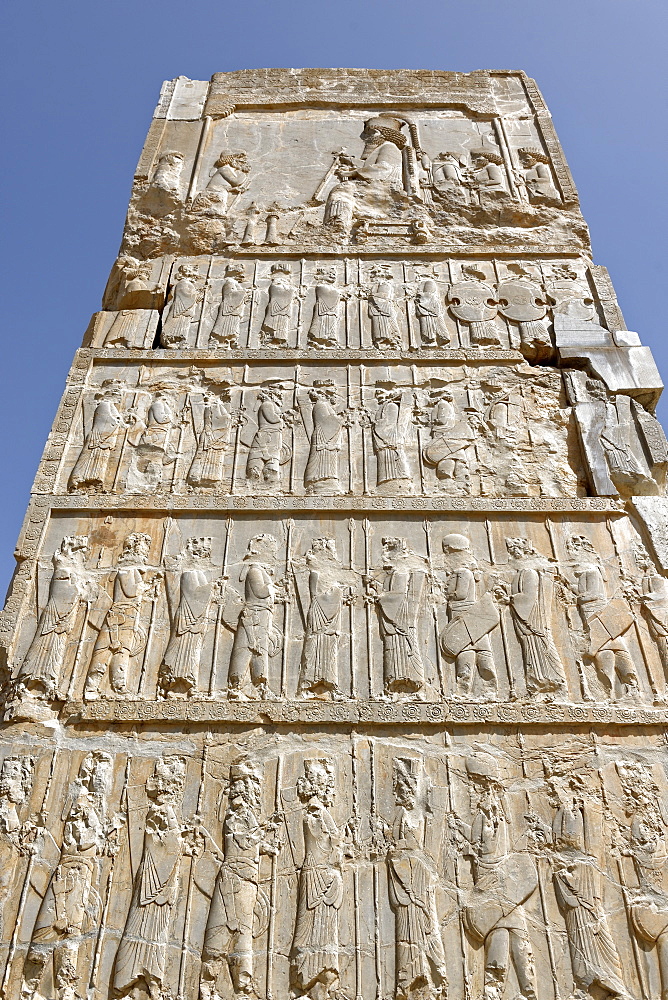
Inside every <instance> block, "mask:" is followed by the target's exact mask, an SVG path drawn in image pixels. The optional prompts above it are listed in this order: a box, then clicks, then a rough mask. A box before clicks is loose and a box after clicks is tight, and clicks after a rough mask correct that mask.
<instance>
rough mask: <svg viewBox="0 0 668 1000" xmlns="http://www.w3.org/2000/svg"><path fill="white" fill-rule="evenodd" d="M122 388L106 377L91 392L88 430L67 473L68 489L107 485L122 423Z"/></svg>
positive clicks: (99, 488)
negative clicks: (90, 414)
mask: <svg viewBox="0 0 668 1000" xmlns="http://www.w3.org/2000/svg"><path fill="white" fill-rule="evenodd" d="M122 399H123V391H122V388H121V386H120V384H119V383H118V382H115V381H114V380H111V379H110V380H108V382H106V383H103V384H102V388H101V391H100V392H98V393H97V394H96V396H95V400H96V405H95V410H94V412H93V421H92V424H91V428H90V432H89V433H88V435H87V436H86V438H85V440H84V443H83V447H82V449H81V451H80V453H79V457H78V458H77V460H76V463H75V465H74V468H73V469H72V471H71V473H70V478H69V483H68V486H69V489H71V490H81V489H86V490H91V489H92V490H95V491H100V492H102V491H104V490H107V489H109V488H110V485H111V484H110V482H109V479H110V465H111V461H112V458H113V457H114V452H115V451H116V444H117V442H118V432H119V430H120V429H121V427H123V426H124V425H125V419H124V416H123V414H122V412H121V410H120V409H119V406H120V404H121V401H122Z"/></svg>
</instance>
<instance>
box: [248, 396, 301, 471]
mask: <svg viewBox="0 0 668 1000" xmlns="http://www.w3.org/2000/svg"><path fill="white" fill-rule="evenodd" d="M282 397H283V392H282V389H281V387H280V386H273V385H267V386H264V387H263V388H262V389H260V390H259V392H258V394H257V399H258V408H257V414H256V420H257V431H256V432H255V435H254V437H253V440H252V441H251V445H250V448H249V451H248V458H247V460H246V476H247V478H248V479H250V481H251V482H252V483H261V482H262V481H264V482H265V483H267V484H271V485H273V484H275V483H277V482H278V481H279V479H280V474H281V465H284V464H285V463H286V462H287V461H288V459H289V458H290V450H289V448H288V446H287V445H284V444H283V428H284V426H285V423H284V416H283V413H282V412H281V405H282V402H283V399H282Z"/></svg>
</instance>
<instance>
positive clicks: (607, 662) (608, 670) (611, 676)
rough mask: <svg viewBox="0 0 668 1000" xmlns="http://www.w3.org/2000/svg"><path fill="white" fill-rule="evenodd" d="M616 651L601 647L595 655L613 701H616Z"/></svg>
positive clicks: (598, 668) (597, 665)
mask: <svg viewBox="0 0 668 1000" xmlns="http://www.w3.org/2000/svg"><path fill="white" fill-rule="evenodd" d="M615 659H616V656H615V653H614V652H613V650H612V649H601V650H599V652H598V653H597V654H596V655H595V657H594V663H595V665H596V669H597V671H598V673H599V675H600V676H601V678H602V679H603V681H604V684H605V687H606V688H607V694H608V697H609V698H610V700H611V701H616V700H617V696H616V691H615V679H616V674H615Z"/></svg>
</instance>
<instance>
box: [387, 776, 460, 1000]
mask: <svg viewBox="0 0 668 1000" xmlns="http://www.w3.org/2000/svg"><path fill="white" fill-rule="evenodd" d="M420 786H422V787H420ZM430 791H431V789H430V786H429V780H428V779H425V776H424V774H422V766H421V764H420V761H419V760H417V759H416V758H414V757H404V758H402V757H399V758H396V759H395V761H394V798H395V802H396V804H397V814H396V817H395V820H394V825H393V827H392V844H391V847H390V849H389V851H388V854H387V872H388V889H389V895H390V906H391V907H392V909H393V911H394V917H395V941H396V963H395V968H396V992H395V997H396V1000H410V998H411V997H416V998H417V997H424V996H425V995H426V996H430V997H441V996H444V995H445V991H446V989H447V983H448V979H447V972H446V965H445V953H444V950H443V942H442V940H441V932H440V926H439V920H438V913H437V910H436V886H437V884H438V873H437V871H436V866H435V864H434V861H433V859H432V858H431V857H430V856H429V855H428V854H427V852H426V850H425V833H426V823H427V813H428V812H429V808H430V807H429V795H430Z"/></svg>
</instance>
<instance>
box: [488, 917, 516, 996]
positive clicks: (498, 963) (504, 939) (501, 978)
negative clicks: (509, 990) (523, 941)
mask: <svg viewBox="0 0 668 1000" xmlns="http://www.w3.org/2000/svg"><path fill="white" fill-rule="evenodd" d="M509 951H510V942H509V934H508V931H507V930H506V928H505V927H497V928H496V929H495V930H493V931H491V933H490V934H489V935H488V937H487V942H486V948H485V988H484V993H483V998H484V1000H501V997H502V996H503V988H504V986H505V984H506V979H507V978H508V959H509Z"/></svg>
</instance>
